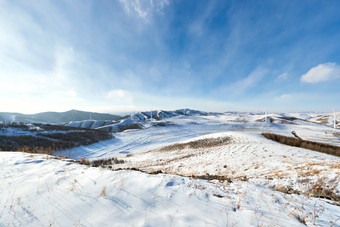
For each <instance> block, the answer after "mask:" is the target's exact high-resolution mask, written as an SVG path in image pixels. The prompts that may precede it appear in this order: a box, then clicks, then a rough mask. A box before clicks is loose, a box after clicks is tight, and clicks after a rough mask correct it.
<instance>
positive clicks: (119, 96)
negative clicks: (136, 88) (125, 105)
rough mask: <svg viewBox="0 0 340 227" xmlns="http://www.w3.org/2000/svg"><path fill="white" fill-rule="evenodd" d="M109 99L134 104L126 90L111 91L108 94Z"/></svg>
mask: <svg viewBox="0 0 340 227" xmlns="http://www.w3.org/2000/svg"><path fill="white" fill-rule="evenodd" d="M107 98H108V99H110V100H113V101H123V102H132V101H133V98H132V95H131V94H130V93H129V92H128V91H125V90H121V89H115V90H111V91H109V92H108V94H107Z"/></svg>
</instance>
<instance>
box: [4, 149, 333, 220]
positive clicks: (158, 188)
mask: <svg viewBox="0 0 340 227" xmlns="http://www.w3.org/2000/svg"><path fill="white" fill-rule="evenodd" d="M0 169H1V171H0V182H1V184H0V191H1V194H0V226H27V227H29V226H34V227H35V226H242V227H243V226H304V224H303V223H305V224H306V225H308V226H331V225H332V224H334V226H338V224H339V218H340V207H339V206H335V205H332V203H333V202H331V201H327V200H323V199H316V198H308V197H305V196H303V195H285V194H283V193H281V192H277V191H274V190H271V189H268V188H266V187H263V186H260V185H258V184H253V183H248V182H242V181H237V180H234V181H232V182H231V183H228V182H224V183H211V182H208V181H204V180H194V179H190V178H187V177H180V176H175V175H163V174H159V175H148V174H145V173H141V172H137V171H111V170H107V169H101V168H94V167H87V166H81V165H79V164H75V163H70V162H67V161H62V160H57V159H53V158H51V157H49V156H44V155H32V154H26V153H16V152H0ZM302 222H303V223H302Z"/></svg>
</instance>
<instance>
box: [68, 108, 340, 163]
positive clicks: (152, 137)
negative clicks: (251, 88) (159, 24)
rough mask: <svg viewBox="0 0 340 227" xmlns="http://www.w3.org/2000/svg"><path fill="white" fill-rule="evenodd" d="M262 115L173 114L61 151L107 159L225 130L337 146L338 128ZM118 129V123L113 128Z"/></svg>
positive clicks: (339, 141)
mask: <svg viewBox="0 0 340 227" xmlns="http://www.w3.org/2000/svg"><path fill="white" fill-rule="evenodd" d="M134 116H136V115H134ZM143 116H144V115H143ZM266 116H267V115H265V114H263V113H259V114H254V113H223V114H196V115H177V116H173V117H171V118H166V119H164V120H157V121H156V120H153V121H152V122H151V121H150V120H146V121H139V123H140V124H141V126H142V127H143V129H138V130H127V131H124V132H118V133H115V139H114V140H111V141H103V142H99V143H96V144H93V145H90V146H86V147H79V148H76V149H72V150H70V151H65V153H72V154H73V156H72V157H73V158H78V159H79V158H89V159H98V158H108V157H113V156H119V155H121V154H133V153H140V152H145V151H148V150H151V149H155V148H159V147H162V146H165V145H169V144H171V143H175V142H181V141H183V140H186V139H190V138H195V137H197V136H200V135H206V134H211V133H216V132H226V131H241V132H255V133H257V134H261V133H262V132H273V133H277V134H281V135H286V136H292V134H291V132H292V131H295V132H296V133H297V134H298V135H299V136H300V137H301V138H303V139H306V140H313V141H318V142H325V143H330V144H334V145H338V146H340V130H339V129H336V130H334V129H332V128H329V127H327V126H324V125H319V124H315V123H311V122H308V121H304V120H298V119H294V120H291V121H290V122H291V123H289V124H288V123H282V118H286V119H287V118H288V117H287V114H271V115H269V117H271V118H272V119H274V121H273V123H269V122H266V121H265V118H266ZM279 117H282V118H279ZM125 121H126V122H127V121H132V122H135V121H133V118H129V119H126V120H124V121H122V124H124V122H125ZM286 121H287V120H286ZM132 122H130V123H132ZM294 122H298V123H294ZM130 123H129V124H130ZM159 123H165V124H164V125H165V126H164V127H161V126H155V125H156V124H159ZM126 125H128V124H126ZM126 125H125V126H126ZM118 126H119V124H117V126H115V127H118ZM108 127H113V126H108ZM337 133H338V134H337Z"/></svg>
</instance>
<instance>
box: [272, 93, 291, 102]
mask: <svg viewBox="0 0 340 227" xmlns="http://www.w3.org/2000/svg"><path fill="white" fill-rule="evenodd" d="M292 97H293V96H292V94H282V95H280V96H277V97H275V101H288V100H290V99H291V98H292Z"/></svg>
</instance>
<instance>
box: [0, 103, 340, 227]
mask: <svg viewBox="0 0 340 227" xmlns="http://www.w3.org/2000/svg"><path fill="white" fill-rule="evenodd" d="M335 115H336V114H334V116H335ZM337 115H338V116H339V115H340V114H339V113H338V114H337ZM65 126H72V127H78V128H87V129H96V130H104V131H106V132H109V133H112V135H113V136H112V138H110V139H107V140H103V141H100V142H96V143H93V144H91V145H86V146H77V147H74V148H71V149H64V150H59V151H58V153H57V154H58V155H59V156H63V157H56V156H51V155H46V154H32V153H24V152H15V151H1V152H0V226H1V227H2V226H4V227H5V226H6V227H7V226H240V227H244V226H340V201H339V198H340V157H339V156H336V155H330V154H325V153H321V152H317V151H313V150H309V149H304V148H300V147H293V146H288V145H284V144H281V143H278V142H275V141H272V140H269V139H267V138H265V137H264V136H263V135H262V134H263V133H273V134H279V135H282V136H289V137H294V136H298V137H299V138H301V139H303V140H306V141H314V142H318V143H323V144H329V145H333V146H337V147H339V146H340V129H339V128H340V125H339V122H338V121H335V122H334V117H333V113H332V114H318V113H294V114H292V113H285V114H283V113H271V114H265V113H239V112H225V113H207V112H201V111H193V110H188V109H185V110H177V111H152V112H151V111H150V112H142V113H138V114H134V115H131V116H129V117H126V118H124V119H120V120H85V121H73V122H69V123H66V124H65ZM334 126H335V127H334ZM2 133H3V132H2ZM7 133H10V134H11V135H15V134H16V133H19V131H18V132H16V131H15V130H9V131H7ZM24 133H25V132H21V131H20V134H24ZM33 136H34V135H33ZM75 160H76V161H75ZM84 160H87V162H88V163H95V161H98V160H102V161H103V162H105V164H104V165H99V166H98V165H91V164H83V163H84V162H85V161H84ZM110 160H115V161H110ZM117 160H118V161H117Z"/></svg>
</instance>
